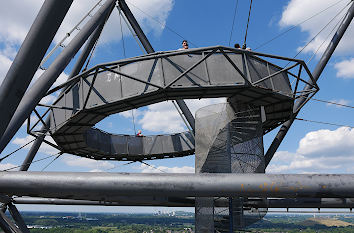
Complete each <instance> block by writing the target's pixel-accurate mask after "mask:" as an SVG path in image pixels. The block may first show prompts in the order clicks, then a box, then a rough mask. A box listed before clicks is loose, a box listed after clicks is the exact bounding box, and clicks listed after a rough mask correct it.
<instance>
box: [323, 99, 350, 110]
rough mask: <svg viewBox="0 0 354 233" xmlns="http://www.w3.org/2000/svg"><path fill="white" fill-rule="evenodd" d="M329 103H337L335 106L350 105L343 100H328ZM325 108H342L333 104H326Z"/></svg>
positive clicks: (347, 101)
mask: <svg viewBox="0 0 354 233" xmlns="http://www.w3.org/2000/svg"><path fill="white" fill-rule="evenodd" d="M329 102H333V103H337V104H342V105H348V104H349V103H350V101H349V100H345V99H339V100H330V101H329ZM327 106H334V107H336V108H343V106H340V105H334V104H330V103H327Z"/></svg>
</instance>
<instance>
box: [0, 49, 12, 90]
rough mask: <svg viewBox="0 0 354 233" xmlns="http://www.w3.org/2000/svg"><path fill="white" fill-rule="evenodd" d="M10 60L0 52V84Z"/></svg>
mask: <svg viewBox="0 0 354 233" xmlns="http://www.w3.org/2000/svg"><path fill="white" fill-rule="evenodd" d="M11 63H12V60H10V59H9V58H8V57H7V56H5V55H3V54H1V51H0V84H1V83H2V81H3V79H4V78H5V76H6V74H7V71H8V70H9V68H10V66H11Z"/></svg>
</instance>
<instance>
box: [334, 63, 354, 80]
mask: <svg viewBox="0 0 354 233" xmlns="http://www.w3.org/2000/svg"><path fill="white" fill-rule="evenodd" d="M334 68H335V69H336V70H337V74H336V76H337V77H340V78H354V58H351V59H349V60H344V61H341V62H338V63H337V64H335V65H334Z"/></svg>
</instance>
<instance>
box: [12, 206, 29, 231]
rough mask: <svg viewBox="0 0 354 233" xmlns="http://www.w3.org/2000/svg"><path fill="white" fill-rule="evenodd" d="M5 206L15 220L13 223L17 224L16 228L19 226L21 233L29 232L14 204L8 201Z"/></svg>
mask: <svg viewBox="0 0 354 233" xmlns="http://www.w3.org/2000/svg"><path fill="white" fill-rule="evenodd" d="M7 207H8V208H9V212H10V214H11V216H12V218H13V219H14V220H15V223H16V225H17V226H18V228H20V230H21V231H22V232H23V233H30V231H29V230H28V228H27V225H26V223H25V221H24V220H23V218H22V216H21V214H20V212H18V210H17V208H16V206H15V205H14V204H12V203H9V204H7Z"/></svg>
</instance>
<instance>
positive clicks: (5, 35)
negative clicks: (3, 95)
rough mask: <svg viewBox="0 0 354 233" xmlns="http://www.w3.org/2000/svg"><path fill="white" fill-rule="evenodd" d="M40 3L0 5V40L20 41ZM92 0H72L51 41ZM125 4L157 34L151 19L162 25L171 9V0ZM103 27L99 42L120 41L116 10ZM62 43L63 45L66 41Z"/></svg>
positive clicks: (25, 0) (147, 29) (80, 15)
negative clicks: (104, 27) (101, 40)
mask: <svg viewBox="0 0 354 233" xmlns="http://www.w3.org/2000/svg"><path fill="white" fill-rule="evenodd" d="M43 2H44V0H13V1H9V2H7V3H6V4H3V6H2V7H1V8H0V40H2V41H6V42H9V43H17V44H20V43H21V42H22V41H23V40H24V38H25V36H26V34H27V32H28V30H29V28H30V26H31V25H32V23H33V21H34V19H35V17H36V15H37V14H38V12H39V10H40V8H41V6H42V4H43ZM96 3H97V0H76V1H74V2H73V4H72V5H71V7H70V9H69V11H68V13H67V15H66V17H65V18H64V21H63V23H62V25H61V26H60V28H59V30H58V33H57V35H56V37H55V41H56V42H59V41H60V40H61V39H62V38H63V37H64V36H65V35H66V33H68V32H69V31H70V30H71V29H72V28H74V26H75V25H76V24H77V23H78V22H79V21H80V20H81V19H82V18H83V17H84V15H86V13H87V12H88V11H89V10H90V9H91V8H92V7H93V6H94V5H95V4H96ZM103 3H104V1H103ZM127 4H128V5H129V6H130V8H131V11H132V12H133V14H134V16H135V17H136V19H137V21H138V22H139V23H140V24H141V26H142V27H143V29H144V31H145V32H147V33H148V32H151V31H152V32H155V33H161V31H162V30H163V29H164V26H161V25H160V24H158V23H156V21H155V20H153V19H152V18H154V19H156V20H158V21H159V22H161V23H162V25H165V23H166V20H167V17H168V15H169V12H170V11H171V10H172V8H173V0H150V1H139V0H130V1H127ZM135 6H138V7H139V9H141V10H142V11H143V12H145V13H147V14H149V15H150V16H151V17H152V18H151V17H150V16H148V15H146V14H144V13H142V12H141V11H139V10H138V9H137V8H136V7H135ZM95 11H96V10H95ZM95 11H93V13H92V14H94V13H95ZM89 18H90V17H88V18H87V19H86V20H85V21H84V22H83V23H82V25H81V26H80V27H82V26H83V25H84V24H85V22H86V21H87V20H88V19H89ZM106 27H107V28H106V30H105V31H104V35H103V38H102V39H103V41H105V42H109V41H112V40H120V34H119V33H120V31H118V30H117V28H119V14H118V11H117V10H116V9H114V11H113V12H112V16H111V19H110V20H109V22H108V23H107V25H106ZM75 33H77V30H75ZM75 33H73V34H72V35H71V36H70V38H73V37H74V35H75ZM65 44H67V42H66V43H65Z"/></svg>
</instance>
